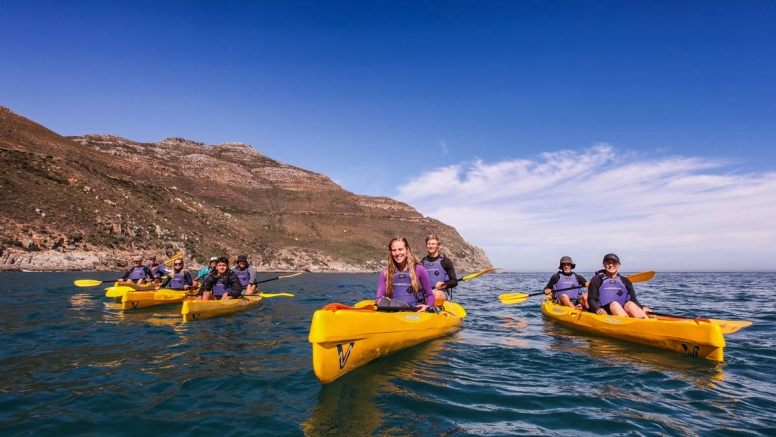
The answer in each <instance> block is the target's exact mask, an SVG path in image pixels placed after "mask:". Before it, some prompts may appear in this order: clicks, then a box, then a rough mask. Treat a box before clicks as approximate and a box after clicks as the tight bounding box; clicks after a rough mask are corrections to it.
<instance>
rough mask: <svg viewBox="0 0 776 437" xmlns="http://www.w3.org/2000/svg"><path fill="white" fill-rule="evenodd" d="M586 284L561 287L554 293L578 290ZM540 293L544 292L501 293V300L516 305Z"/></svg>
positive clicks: (506, 303)
mask: <svg viewBox="0 0 776 437" xmlns="http://www.w3.org/2000/svg"><path fill="white" fill-rule="evenodd" d="M583 287H584V285H577V286H576V287H569V288H561V289H560V290H553V291H552V292H553V294H554V293H560V292H562V291H568V290H576V289H577V288H583ZM540 294H544V292H543V291H540V292H538V293H531V294H525V293H508V294H501V295H499V297H498V298H499V300H500V301H501V303H503V304H504V305H514V304H516V303H520V302H523V301H524V300H526V299H528V298H529V297H532V296H539V295H540Z"/></svg>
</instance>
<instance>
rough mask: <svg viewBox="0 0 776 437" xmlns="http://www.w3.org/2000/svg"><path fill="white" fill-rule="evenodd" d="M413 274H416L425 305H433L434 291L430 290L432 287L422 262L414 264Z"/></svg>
mask: <svg viewBox="0 0 776 437" xmlns="http://www.w3.org/2000/svg"><path fill="white" fill-rule="evenodd" d="M415 275H417V277H418V281H420V288H422V289H423V295H424V297H425V298H426V299H425V301H426V305H428V306H434V292H433V291H432V290H433V289H434V287H432V286H431V281H430V280H429V279H428V272H427V271H426V268H425V267H423V265H422V264H418V265H416V266H415Z"/></svg>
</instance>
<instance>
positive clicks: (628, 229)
mask: <svg viewBox="0 0 776 437" xmlns="http://www.w3.org/2000/svg"><path fill="white" fill-rule="evenodd" d="M729 164H730V163H728V162H725V161H721V160H713V159H707V158H700V157H682V156H670V157H662V158H654V157H645V156H644V155H643V154H640V153H632V152H623V151H620V150H618V149H616V148H614V147H612V146H611V145H608V144H599V145H597V146H595V147H592V148H590V149H587V150H584V151H580V152H577V151H570V150H564V151H559V152H552V153H542V154H541V155H539V156H538V157H535V158H534V159H518V160H509V161H501V162H496V163H485V162H482V161H480V160H477V161H474V162H471V163H462V164H458V165H453V166H448V167H444V168H441V169H434V170H433V171H429V172H428V173H426V174H424V175H422V176H420V177H418V178H417V179H415V180H411V181H409V182H408V183H406V184H405V185H403V186H401V187H399V196H398V197H399V199H401V200H402V201H405V202H407V203H409V204H410V205H412V206H414V207H415V208H417V209H418V210H419V211H420V212H421V213H423V214H424V215H428V216H431V217H434V218H437V219H439V220H442V221H443V222H445V223H448V224H450V225H452V226H454V227H455V228H456V229H457V230H458V231H459V232H460V233H461V235H462V236H463V237H464V238H465V239H467V240H468V241H470V242H471V243H473V244H476V245H478V246H480V247H482V248H483V249H485V251H486V253H487V254H488V256H489V257H490V258H491V260H492V261H493V262H494V264H498V265H499V266H501V267H506V268H511V269H517V270H527V271H547V270H551V269H553V268H554V267H555V265H554V264H555V263H557V260H558V258H560V256H561V255H572V256H573V257H574V258H575V261H576V263H577V264H578V266H580V267H582V268H585V269H589V270H592V269H596V268H598V267H599V266H600V259H601V258H602V256H603V254H605V253H607V252H612V251H613V252H617V253H618V254H620V255H621V257H622V258H623V269H627V270H630V271H633V270H648V269H662V270H674V271H676V270H769V271H771V270H774V269H776V267H775V266H776V264H775V263H773V262H772V258H773V256H772V255H773V253H774V250H773V247H775V246H776V233H775V232H774V230H773V229H774V228H776V226H774V225H773V220H774V217H776V202H775V201H774V199H776V172H772V173H760V174H739V173H732V172H725V169H726V166H728V165H729ZM578 269H579V267H578Z"/></svg>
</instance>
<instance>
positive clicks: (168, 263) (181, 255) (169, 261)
mask: <svg viewBox="0 0 776 437" xmlns="http://www.w3.org/2000/svg"><path fill="white" fill-rule="evenodd" d="M181 258H183V254H182V253H176V254H175V255H173V256H171V257H170V259H168V260H167V261H165V262H164V263H165V264H167V265H170V264H172V263H173V262H174V261H175V260H176V259H181Z"/></svg>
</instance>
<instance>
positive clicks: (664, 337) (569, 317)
mask: <svg viewBox="0 0 776 437" xmlns="http://www.w3.org/2000/svg"><path fill="white" fill-rule="evenodd" d="M542 314H543V315H544V316H545V317H546V318H547V319H549V320H552V321H554V322H557V323H560V324H561V325H564V326H567V327H570V328H574V329H577V330H579V331H583V332H587V333H589V334H595V335H600V336H604V337H612V338H617V339H620V340H626V341H630V342H634V343H640V344H645V345H648V346H655V347H658V348H661V349H665V350H670V351H674V352H679V353H683V354H686V355H690V356H693V357H702V358H707V359H709V360H714V361H722V360H723V359H724V348H725V337H724V335H723V333H722V329H721V328H720V326H719V325H718V324H715V323H712V322H711V321H709V320H705V319H682V318H674V317H655V316H653V317H650V318H648V319H636V318H633V317H626V316H612V315H603V316H602V315H598V314H594V313H590V312H585V311H581V310H577V309H575V308H571V307H566V306H562V305H556V304H554V303H552V302H551V301H549V300H545V301H544V303H542Z"/></svg>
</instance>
